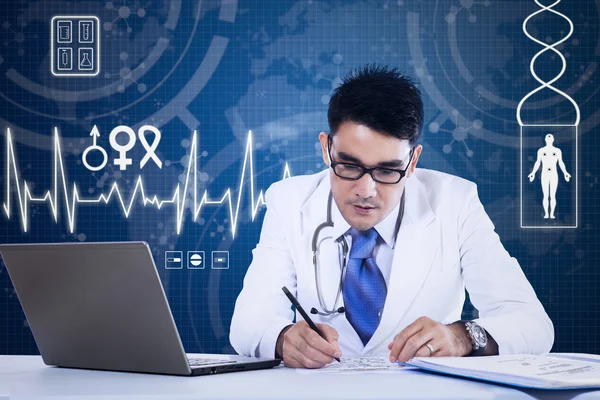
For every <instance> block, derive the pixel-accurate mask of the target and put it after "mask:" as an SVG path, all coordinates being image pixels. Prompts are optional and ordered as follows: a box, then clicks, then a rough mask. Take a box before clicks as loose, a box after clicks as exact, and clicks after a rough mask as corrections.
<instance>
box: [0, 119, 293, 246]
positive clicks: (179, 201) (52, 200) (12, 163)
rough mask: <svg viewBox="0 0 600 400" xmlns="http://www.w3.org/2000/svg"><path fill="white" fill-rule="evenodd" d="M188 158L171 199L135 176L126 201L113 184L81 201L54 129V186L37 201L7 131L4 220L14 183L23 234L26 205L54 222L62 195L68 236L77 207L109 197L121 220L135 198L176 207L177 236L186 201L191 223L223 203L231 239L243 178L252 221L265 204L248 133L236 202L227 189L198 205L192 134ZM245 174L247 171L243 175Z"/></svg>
mask: <svg viewBox="0 0 600 400" xmlns="http://www.w3.org/2000/svg"><path fill="white" fill-rule="evenodd" d="M190 149H191V150H190V156H189V161H188V165H187V167H186V170H185V183H184V184H183V188H182V187H181V183H178V184H177V186H176V187H175V190H174V191H173V195H172V196H171V197H170V198H166V199H164V200H161V199H159V198H158V196H157V195H153V196H147V195H146V192H145V190H144V183H143V180H142V177H141V176H140V175H138V177H137V180H136V183H135V187H134V189H133V193H132V195H131V198H130V199H129V201H128V202H127V201H125V199H124V198H123V195H122V193H121V189H120V188H119V186H118V184H117V182H114V183H113V184H112V185H111V187H110V191H109V192H108V194H104V193H103V194H100V195H99V196H98V197H97V198H88V199H85V198H82V197H81V195H80V194H79V189H78V188H77V185H76V184H75V183H73V187H72V189H70V188H69V187H70V185H69V183H68V182H67V179H66V177H65V168H64V166H63V159H62V152H61V146H60V137H59V135H58V128H56V127H55V128H54V149H53V152H54V169H53V177H54V179H53V180H54V183H53V186H52V189H51V190H48V191H46V192H45V193H44V195H42V196H40V197H36V196H33V195H32V193H31V190H30V188H29V185H28V183H27V181H23V182H21V179H20V178H19V169H18V167H17V163H16V159H15V152H14V149H13V143H12V136H11V133H10V128H8V129H7V135H6V150H7V157H6V159H7V161H6V202H5V203H4V204H3V206H4V211H5V213H6V216H7V218H8V219H10V217H11V183H14V185H15V186H16V193H17V200H18V202H19V212H20V217H21V223H22V225H23V231H24V232H27V227H28V222H29V208H28V206H29V203H48V204H49V206H50V209H51V211H52V215H53V216H54V221H55V222H58V205H59V192H62V197H63V199H62V200H63V201H64V204H65V208H66V211H67V220H68V223H69V230H70V232H71V233H73V232H74V230H75V216H76V214H77V213H76V211H77V210H76V208H77V205H78V204H100V203H104V204H108V203H109V202H110V201H111V199H112V198H113V196H116V198H117V200H118V201H119V204H120V206H121V208H122V210H123V212H124V214H125V218H128V217H129V214H130V213H131V210H132V207H133V204H134V202H135V200H136V198H137V197H138V196H139V197H140V198H141V200H142V202H143V205H144V207H145V206H147V205H149V204H150V205H152V206H154V207H156V208H157V209H158V210H160V209H161V208H162V207H163V206H164V205H165V204H174V205H175V207H176V213H177V218H176V219H177V234H179V233H180V232H181V227H182V225H183V219H184V216H185V215H184V211H185V204H186V201H193V221H196V219H197V218H198V215H200V211H201V210H202V207H203V206H204V205H212V204H219V205H220V204H223V203H225V202H227V204H228V206H229V217H230V221H231V235H232V237H234V238H235V232H236V227H237V223H238V217H239V212H240V204H241V202H242V193H243V191H244V187H245V186H244V180H245V178H246V173H248V174H249V178H250V201H251V209H252V221H254V218H255V216H256V214H257V213H258V209H259V208H260V206H262V205H264V204H265V201H264V195H263V192H262V190H261V191H259V193H258V196H257V197H256V196H255V194H254V193H255V188H254V164H253V160H252V131H248V139H247V142H246V150H245V154H244V162H243V166H242V174H241V177H240V182H239V190H238V193H237V199H234V195H233V194H232V190H231V188H229V189H227V191H226V192H225V194H224V195H223V196H222V197H221V199H220V200H209V199H208V191H207V190H205V191H204V193H203V194H202V196H201V198H200V201H199V202H198V187H197V185H198V179H197V172H198V170H197V159H196V158H197V157H196V155H197V153H198V149H197V135H196V131H194V134H193V137H192V144H191V146H190ZM247 170H249V171H248V172H247ZM290 175H291V174H290V170H289V166H288V164H287V163H286V164H285V168H284V172H283V179H285V178H288V177H290ZM190 184H191V185H192V186H191V190H192V198H193V200H190V199H188V196H187V193H188V189H189V188H190Z"/></svg>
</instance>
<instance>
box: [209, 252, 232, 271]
mask: <svg viewBox="0 0 600 400" xmlns="http://www.w3.org/2000/svg"><path fill="white" fill-rule="evenodd" d="M211 258H212V269H229V251H213V252H212V253H211Z"/></svg>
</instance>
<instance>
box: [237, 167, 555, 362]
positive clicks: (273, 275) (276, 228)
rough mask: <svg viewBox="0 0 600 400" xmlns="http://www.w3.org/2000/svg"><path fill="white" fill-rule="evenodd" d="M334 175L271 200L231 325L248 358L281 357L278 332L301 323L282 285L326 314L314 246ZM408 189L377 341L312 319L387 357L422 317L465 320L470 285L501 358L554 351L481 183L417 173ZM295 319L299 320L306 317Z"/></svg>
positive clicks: (340, 323)
mask: <svg viewBox="0 0 600 400" xmlns="http://www.w3.org/2000/svg"><path fill="white" fill-rule="evenodd" d="M329 174H330V172H329V170H325V171H322V172H320V173H318V174H314V175H306V176H297V177H292V178H288V179H285V180H283V181H280V182H277V183H275V184H273V185H272V186H271V187H270V188H269V189H268V190H267V192H266V193H265V200H266V204H267V211H266V214H265V218H264V222H263V226H262V231H261V235H260V241H259V243H258V245H257V246H256V248H255V249H254V250H253V252H252V254H253V260H252V263H251V265H250V267H249V268H248V272H247V273H246V276H245V278H244V286H243V289H242V291H241V293H240V295H239V297H238V299H237V301H236V303H235V310H234V314H233V318H232V321H231V330H230V341H231V344H232V346H233V348H234V349H235V350H236V351H237V352H238V353H239V354H241V355H245V356H255V357H273V356H274V351H275V344H276V341H277V337H278V335H279V333H280V332H281V330H282V329H283V328H284V327H285V326H287V325H288V324H290V323H292V320H293V317H294V315H293V312H292V311H291V309H290V305H291V304H290V301H289V300H288V299H287V297H286V296H285V294H284V293H283V291H282V290H281V287H282V286H287V288H288V289H289V290H290V291H291V292H292V293H293V294H295V295H296V297H297V299H298V301H299V302H300V304H301V305H302V306H303V308H304V309H305V310H306V312H309V311H310V309H311V308H312V307H315V308H317V309H319V310H321V309H320V307H319V301H318V297H317V291H316V285H315V274H314V268H313V263H312V252H311V239H312V236H313V233H314V231H315V228H316V227H317V226H318V225H319V224H321V223H322V222H324V221H325V220H326V206H327V198H328V195H329V191H330V175H329ZM405 191H406V192H405V196H406V204H405V210H404V218H403V219H402V224H401V226H400V230H399V231H398V235H397V238H396V243H395V250H394V257H393V262H392V270H391V275H390V277H389V285H388V292H387V297H386V302H385V306H384V309H383V313H382V316H381V320H380V324H379V327H378V328H377V330H376V331H375V333H374V334H373V336H372V337H371V340H370V341H369V342H368V343H367V344H366V346H363V343H362V342H361V340H360V338H359V336H358V334H357V333H356V331H355V330H354V328H353V327H352V325H350V323H349V322H348V320H347V319H346V315H345V314H338V313H336V314H334V315H332V316H324V317H321V316H317V315H312V314H310V316H311V319H312V320H313V321H314V322H316V323H325V324H329V325H331V326H332V327H333V328H335V329H336V330H337V332H338V333H339V344H340V348H341V350H342V353H343V356H344V357H351V356H384V355H389V350H388V348H387V345H388V343H389V342H391V341H392V340H393V337H394V335H396V334H397V333H399V332H400V331H401V330H402V329H403V328H405V327H406V326H408V325H410V324H411V323H412V322H414V321H415V320H416V319H417V318H419V317H421V316H427V317H429V318H431V319H433V320H435V321H440V322H442V323H445V324H447V323H452V322H454V321H456V320H459V319H460V317H461V310H462V308H463V303H464V300H465V287H466V289H467V291H468V292H469V295H470V299H471V302H472V303H473V305H474V306H475V307H476V308H477V309H478V311H479V319H477V320H476V321H477V322H478V323H479V324H480V325H481V326H482V327H484V328H485V329H486V330H487V331H488V332H489V333H490V335H491V336H492V337H493V338H494V339H495V340H496V342H497V343H498V345H499V352H500V354H515V353H532V354H541V353H545V352H549V351H550V349H551V347H552V344H553V342H554V327H553V325H552V322H551V321H550V318H548V315H547V314H546V312H545V310H544V308H543V306H542V305H541V303H540V302H539V300H538V299H537V296H536V294H535V292H534V291H533V288H532V287H531V285H530V283H529V282H528V281H527V278H526V277H525V275H524V274H523V272H522V270H521V267H520V266H519V263H518V262H517V260H516V259H515V258H512V257H511V256H510V255H509V254H508V252H507V251H506V250H505V249H504V247H503V246H502V244H501V242H500V239H499V237H498V235H497V234H496V232H495V231H494V225H493V224H492V222H491V220H490V219H489V217H488V215H487V214H486V212H485V210H484V208H483V206H482V204H481V202H480V201H479V198H478V195H477V187H476V185H475V184H474V183H472V182H469V181H467V180H464V179H462V178H459V177H456V176H452V175H448V174H445V173H441V172H437V171H432V170H426V169H421V168H417V169H416V170H415V173H414V174H413V175H412V176H411V177H410V178H409V179H408V180H407V182H406V186H405ZM333 207H336V205H335V202H333ZM325 236H326V235H325ZM326 242H329V246H331V247H329V249H327V246H325V243H326ZM323 246H324V247H323V248H322V250H321V258H320V260H321V261H320V262H321V282H322V292H323V296H324V298H325V302H326V304H327V306H328V307H329V308H331V307H333V301H334V299H335V295H336V293H337V290H338V282H339V276H340V275H339V274H340V267H339V262H338V252H337V247H336V246H335V244H334V243H333V241H332V240H329V241H325V242H323ZM341 305H343V296H340V301H339V303H338V307H339V306H341ZM296 317H297V319H298V320H301V319H302V316H301V315H300V313H297V315H296Z"/></svg>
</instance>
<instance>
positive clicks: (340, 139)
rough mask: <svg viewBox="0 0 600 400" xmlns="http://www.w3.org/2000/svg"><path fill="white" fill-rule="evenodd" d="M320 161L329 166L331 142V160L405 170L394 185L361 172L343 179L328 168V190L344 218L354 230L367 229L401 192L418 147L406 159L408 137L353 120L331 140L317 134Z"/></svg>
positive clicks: (386, 214)
mask: <svg viewBox="0 0 600 400" xmlns="http://www.w3.org/2000/svg"><path fill="white" fill-rule="evenodd" d="M319 141H320V142H321V148H322V151H323V160H324V161H325V163H326V164H327V165H330V160H329V156H328V152H327V150H328V149H327V147H328V142H329V143H331V149H330V151H331V158H332V159H331V161H335V162H343V163H352V164H359V165H362V166H363V167H366V168H373V167H384V168H391V169H397V170H404V169H406V168H407V166H408V169H407V170H406V176H405V177H403V178H402V179H401V180H400V182H398V183H396V184H384V183H379V182H376V181H374V180H373V178H372V177H371V175H370V174H368V173H366V174H364V175H363V176H362V177H361V178H360V179H358V180H347V179H343V178H341V177H339V176H337V175H336V174H335V173H334V171H333V169H331V170H330V176H331V192H332V194H333V198H334V200H335V203H336V205H337V206H338V208H339V210H340V212H341V213H342V216H343V217H344V219H345V220H346V221H347V222H348V224H350V226H352V227H353V228H355V229H358V230H367V229H370V228H372V227H374V226H375V225H377V224H378V223H379V222H381V221H382V220H383V219H384V218H385V217H387V216H388V214H389V213H390V212H391V211H392V210H393V209H394V207H396V205H397V204H398V202H399V201H400V197H401V196H402V192H403V191H404V185H405V184H406V179H408V178H409V177H410V176H411V175H412V174H413V172H414V170H415V167H416V165H417V162H418V160H419V156H420V154H421V151H422V149H423V148H422V146H421V145H417V146H415V148H414V150H413V156H412V160H411V162H410V165H408V162H409V159H410V144H409V142H408V140H400V139H397V138H394V137H392V136H388V135H384V134H382V133H379V132H377V131H374V130H371V129H369V128H367V127H366V126H364V125H358V124H355V123H353V122H346V123H344V124H342V125H341V126H340V128H339V130H338V131H337V133H336V134H335V136H333V138H332V139H331V141H329V140H328V135H327V134H326V133H325V132H321V134H320V135H319Z"/></svg>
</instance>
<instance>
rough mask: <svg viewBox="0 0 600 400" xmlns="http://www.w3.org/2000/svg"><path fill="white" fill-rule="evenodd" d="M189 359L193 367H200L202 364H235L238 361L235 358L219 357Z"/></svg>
mask: <svg viewBox="0 0 600 400" xmlns="http://www.w3.org/2000/svg"><path fill="white" fill-rule="evenodd" d="M188 361H189V363H190V366H191V367H198V366H200V365H208V364H235V363H236V362H237V361H235V360H219V359H218V358H215V359H210V358H190V359H188Z"/></svg>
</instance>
